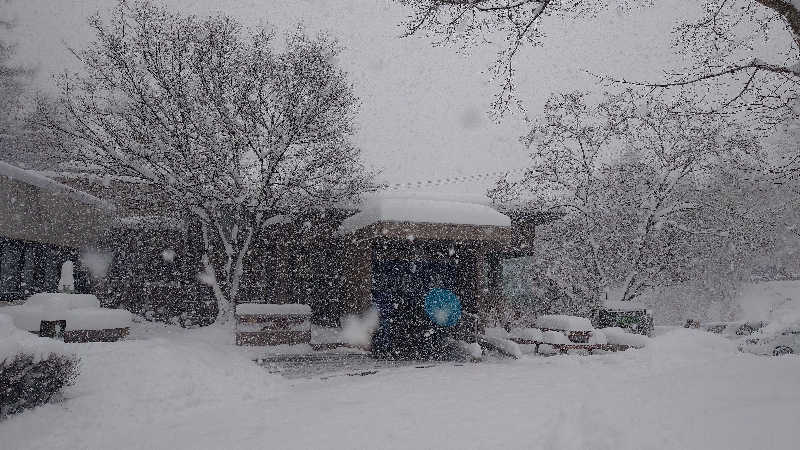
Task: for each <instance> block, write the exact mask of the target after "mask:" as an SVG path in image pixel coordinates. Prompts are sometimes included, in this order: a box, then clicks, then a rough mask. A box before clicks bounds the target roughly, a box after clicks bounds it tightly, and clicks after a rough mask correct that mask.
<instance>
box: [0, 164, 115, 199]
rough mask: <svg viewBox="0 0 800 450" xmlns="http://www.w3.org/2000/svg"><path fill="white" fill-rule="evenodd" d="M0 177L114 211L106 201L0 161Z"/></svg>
mask: <svg viewBox="0 0 800 450" xmlns="http://www.w3.org/2000/svg"><path fill="white" fill-rule="evenodd" d="M0 175H2V176H6V177H8V178H11V179H12V180H17V181H20V182H22V183H25V184H29V185H31V186H36V187H38V188H40V189H44V190H46V191H49V192H53V193H57V194H65V195H67V196H68V197H70V198H72V199H73V200H77V201H79V202H81V203H84V204H87V205H93V206H97V207H99V208H102V209H105V210H108V211H114V210H116V207H115V206H114V204H113V203H111V202H109V201H107V200H102V199H99V198H97V197H95V196H94V195H92V194H89V193H86V192H83V191H79V190H77V189H75V188H73V187H70V186H67V185H65V184H62V183H59V182H58V181H55V180H52V179H50V178H48V177H46V176H44V175H41V174H39V173H36V172H35V171H32V170H26V169H22V168H20V167H17V166H14V165H11V164H9V163H7V162H5V161H0Z"/></svg>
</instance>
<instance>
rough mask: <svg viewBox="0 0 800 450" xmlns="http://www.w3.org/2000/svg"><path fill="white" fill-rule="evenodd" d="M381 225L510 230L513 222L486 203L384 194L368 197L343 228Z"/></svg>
mask: <svg viewBox="0 0 800 450" xmlns="http://www.w3.org/2000/svg"><path fill="white" fill-rule="evenodd" d="M377 222H415V223H446V224H461V225H492V226H499V227H510V226H511V219H510V218H509V217H508V216H506V215H504V214H502V213H500V212H498V211H497V210H495V209H494V208H492V207H491V206H489V205H488V204H485V202H482V203H479V202H475V200H474V199H472V198H465V197H464V196H443V195H431V194H418V193H394V194H391V193H383V194H373V195H371V196H366V197H365V198H364V199H363V201H362V206H361V209H360V212H358V213H356V214H355V215H353V216H351V217H348V218H347V219H345V220H344V221H343V222H342V225H341V226H340V227H339V232H340V233H348V232H352V231H356V230H360V229H361V228H364V227H367V226H369V225H372V224H374V223H377Z"/></svg>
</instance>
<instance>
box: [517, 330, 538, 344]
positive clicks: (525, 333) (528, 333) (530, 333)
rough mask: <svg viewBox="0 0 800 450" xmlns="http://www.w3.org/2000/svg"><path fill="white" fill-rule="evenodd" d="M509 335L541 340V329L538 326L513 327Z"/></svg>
mask: <svg viewBox="0 0 800 450" xmlns="http://www.w3.org/2000/svg"><path fill="white" fill-rule="evenodd" d="M511 336H513V337H515V338H518V339H526V340H529V341H540V342H541V341H542V339H543V334H542V330H540V329H538V328H513V329H512V330H511Z"/></svg>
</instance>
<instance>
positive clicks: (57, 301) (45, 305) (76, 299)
mask: <svg viewBox="0 0 800 450" xmlns="http://www.w3.org/2000/svg"><path fill="white" fill-rule="evenodd" d="M0 312H2V313H5V314H8V315H9V316H11V317H12V318H13V320H14V325H16V327H17V328H21V329H23V330H27V331H37V332H38V331H39V328H40V326H41V322H42V321H43V320H45V321H55V320H66V321H67V330H103V329H109V328H127V327H130V325H131V320H132V316H131V313H130V312H128V311H126V310H124V309H107V308H100V301H99V300H98V299H97V297H95V296H94V295H92V294H64V293H50V292H43V293H39V294H33V295H31V296H30V297H28V299H27V300H26V301H25V303H24V304H22V305H14V306H8V307H4V308H0Z"/></svg>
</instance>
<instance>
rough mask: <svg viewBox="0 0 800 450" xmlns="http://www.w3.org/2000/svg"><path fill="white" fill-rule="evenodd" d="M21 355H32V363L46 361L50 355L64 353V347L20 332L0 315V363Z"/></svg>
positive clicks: (57, 342) (6, 318)
mask: <svg viewBox="0 0 800 450" xmlns="http://www.w3.org/2000/svg"><path fill="white" fill-rule="evenodd" d="M21 353H24V354H27V355H32V356H33V360H34V362H39V361H41V360H43V359H47V357H48V356H49V355H50V354H51V353H59V354H63V353H65V346H64V344H63V343H61V342H59V341H56V340H53V339H48V338H40V337H38V336H35V335H33V334H31V333H29V332H27V331H24V330H20V329H19V328H17V327H15V326H14V322H13V320H12V319H11V317H10V316H8V315H6V314H0V363H3V362H5V361H6V360H10V359H14V357H16V356H17V355H19V354H21Z"/></svg>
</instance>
